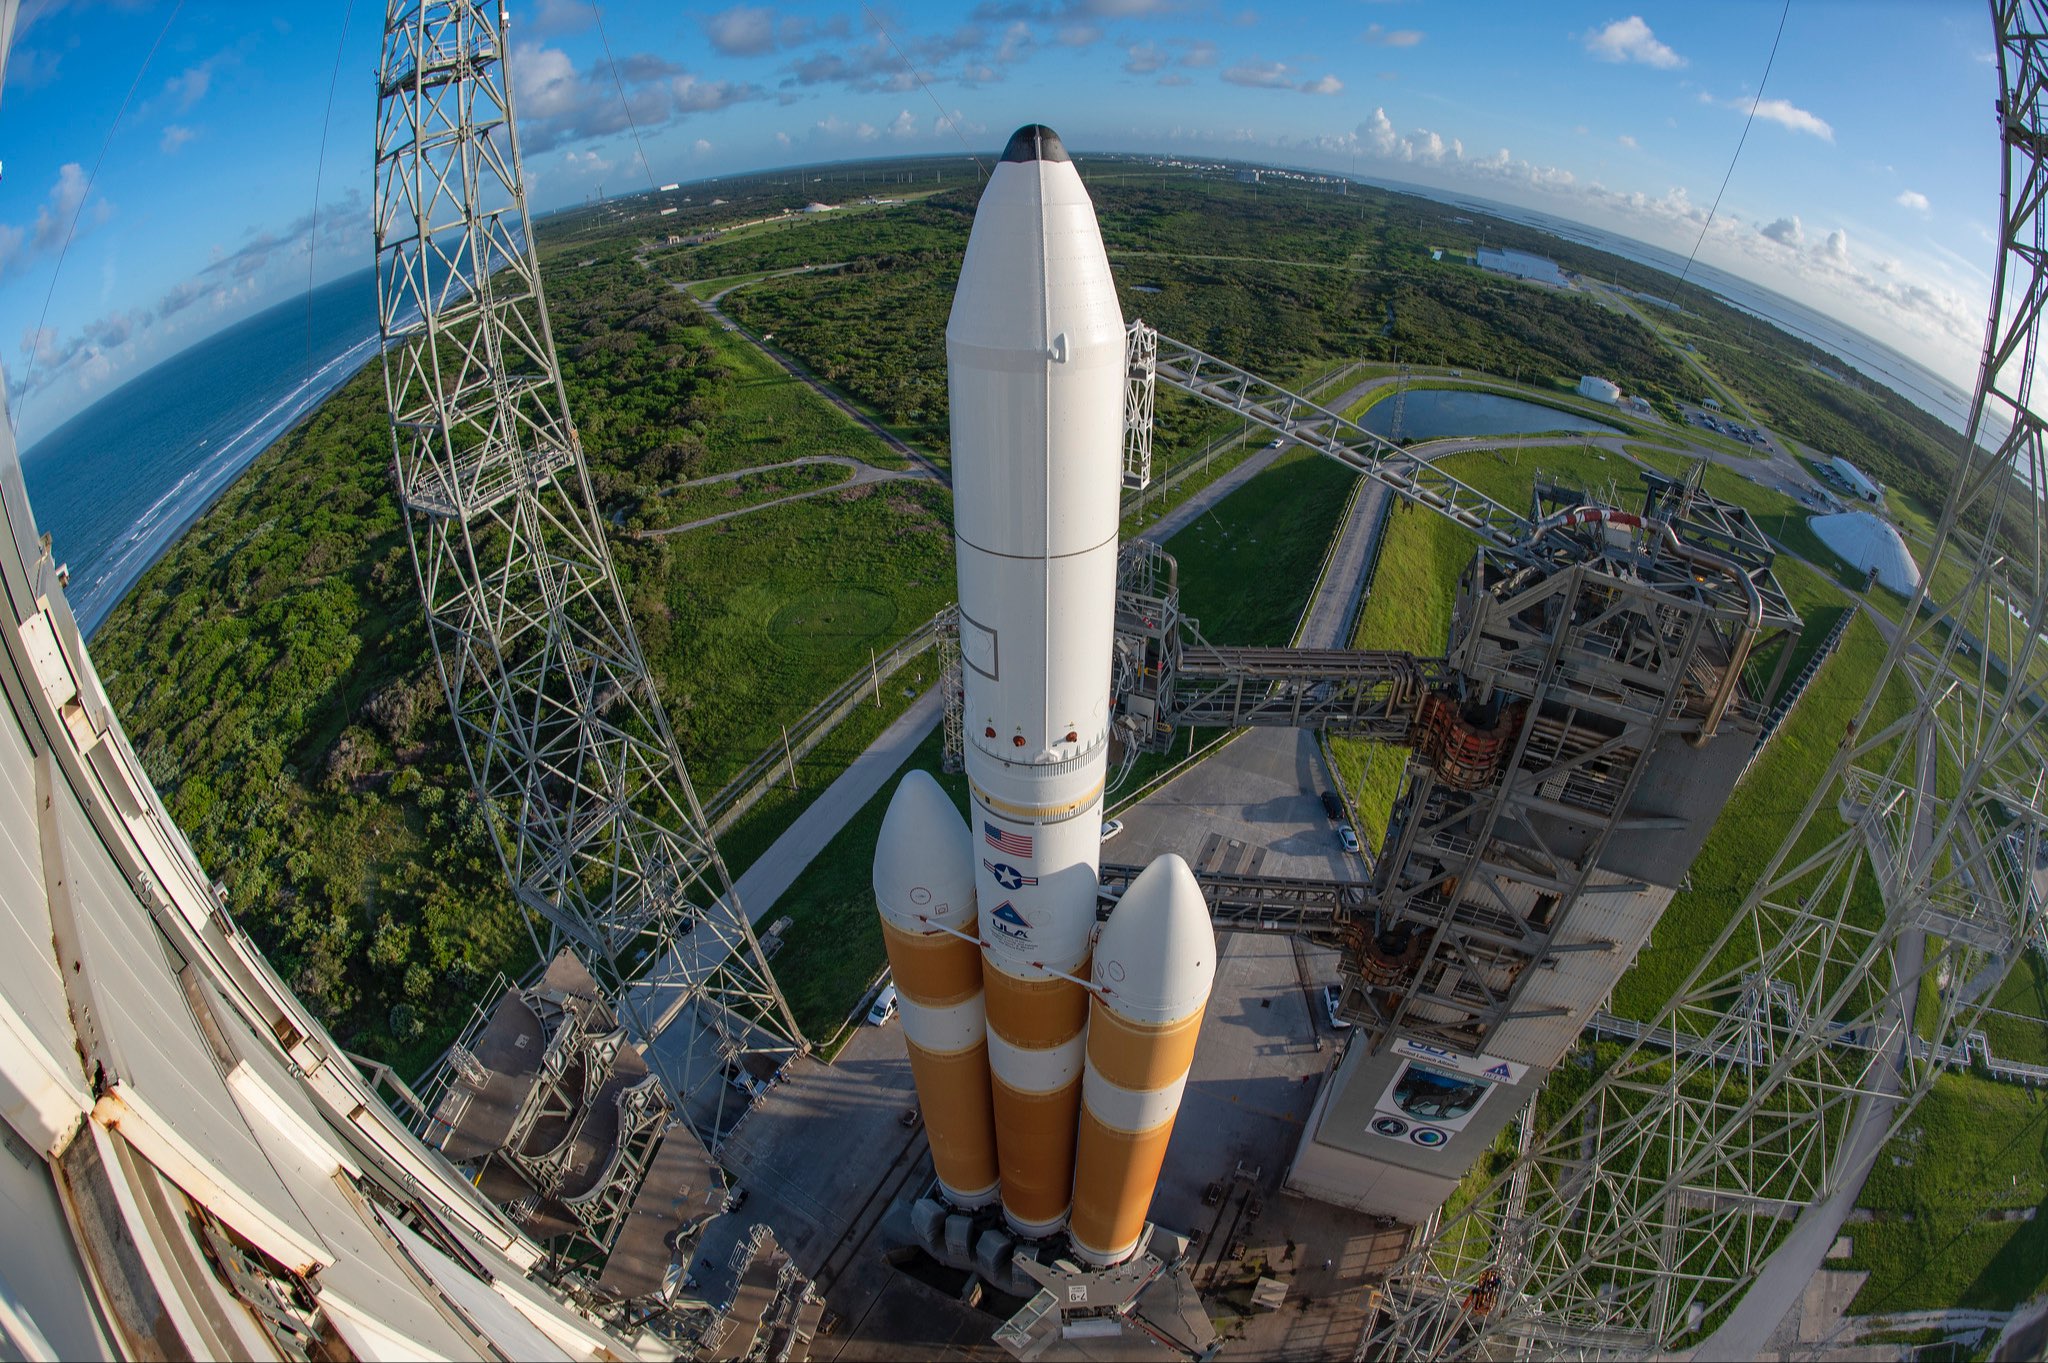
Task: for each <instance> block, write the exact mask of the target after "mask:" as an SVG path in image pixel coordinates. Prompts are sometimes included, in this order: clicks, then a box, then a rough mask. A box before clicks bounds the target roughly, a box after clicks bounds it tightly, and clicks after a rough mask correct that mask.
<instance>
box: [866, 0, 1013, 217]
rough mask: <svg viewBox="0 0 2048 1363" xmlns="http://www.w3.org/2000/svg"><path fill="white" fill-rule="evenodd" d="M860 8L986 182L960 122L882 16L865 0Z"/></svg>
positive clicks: (980, 164) (984, 172)
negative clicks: (906, 54)
mask: <svg viewBox="0 0 2048 1363" xmlns="http://www.w3.org/2000/svg"><path fill="white" fill-rule="evenodd" d="M860 8H861V12H862V13H863V14H865V15H867V16H868V22H869V23H871V24H873V25H874V26H875V28H876V29H877V30H878V31H879V32H880V33H881V35H882V37H883V39H884V40H885V41H886V42H887V43H888V44H889V50H890V51H892V52H894V53H895V54H896V60H897V61H900V62H902V63H903V69H904V70H905V71H908V72H909V73H910V78H911V79H912V80H914V81H916V82H917V88H918V89H920V90H922V91H924V97H925V98H926V99H928V100H930V101H931V102H932V107H933V108H934V109H937V110H938V111H939V122H941V123H943V124H945V125H946V126H947V127H949V128H951V129H952V130H953V136H955V137H957V138H959V139H960V149H961V150H962V151H964V152H966V153H967V159H968V160H970V161H972V162H974V169H975V170H976V171H977V172H978V173H979V174H980V175H981V178H982V179H984V180H986V179H987V178H988V167H987V166H984V165H983V164H982V163H981V158H980V157H979V156H976V155H975V154H974V148H972V147H970V146H968V145H967V136H966V134H965V133H962V132H961V131H960V120H959V119H957V118H955V117H954V116H953V115H951V114H949V113H947V112H946V106H945V105H943V104H941V103H939V97H938V96H937V95H935V94H933V93H932V87H931V86H929V85H926V84H925V83H924V77H923V76H922V75H921V74H919V72H918V69H917V67H916V66H914V65H913V64H912V63H911V60H910V58H908V57H906V56H904V55H903V49H902V48H901V47H899V46H897V44H896V35H895V34H893V33H891V32H890V31H889V26H888V25H887V24H885V23H883V22H882V16H881V15H879V14H877V13H875V11H874V10H873V9H872V8H871V7H870V6H869V5H868V3H867V0H861V5H860Z"/></svg>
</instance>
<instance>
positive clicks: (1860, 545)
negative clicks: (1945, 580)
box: [1806, 511, 1920, 596]
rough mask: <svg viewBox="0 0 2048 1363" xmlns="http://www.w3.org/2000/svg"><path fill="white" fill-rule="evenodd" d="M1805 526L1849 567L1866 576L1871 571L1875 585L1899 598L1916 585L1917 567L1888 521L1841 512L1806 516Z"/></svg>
mask: <svg viewBox="0 0 2048 1363" xmlns="http://www.w3.org/2000/svg"><path fill="white" fill-rule="evenodd" d="M1806 523H1807V524H1808V525H1810V526H1812V527H1813V533H1814V534H1816V535H1819V536H1820V538H1821V543H1823V544H1825V545H1827V547H1828V548H1830V549H1832V550H1834V551H1835V552H1836V553H1837V554H1840V555H1841V556H1842V559H1843V561H1844V562H1846V563H1848V564H1849V565H1850V566H1851V567H1853V568H1855V569H1857V570H1858V571H1860V572H1866V573H1867V572H1870V571H1871V570H1872V569H1875V570H1876V571H1877V580H1878V583H1879V585H1881V586H1883V587H1886V588H1888V589H1889V590H1891V591H1893V592H1896V593H1898V594H1899V595H1900V596H1911V595H1912V594H1913V589H1914V588H1915V587H1918V586H1919V585H1920V565H1919V564H1917V563H1915V562H1914V561H1913V554H1912V551H1911V550H1909V549H1907V548H1906V541H1905V540H1904V539H1902V538H1901V537H1900V535H1899V532H1898V529H1897V527H1895V526H1894V525H1892V523H1891V522H1890V521H1887V520H1885V519H1883V518H1882V517H1879V516H1873V515H1871V514H1870V513H1869V512H1868V511H1844V512H1842V513H1841V514H1839V515H1834V516H1810V517H1808V518H1807V522H1806Z"/></svg>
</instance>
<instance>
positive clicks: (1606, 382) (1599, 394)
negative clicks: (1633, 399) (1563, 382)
mask: <svg viewBox="0 0 2048 1363" xmlns="http://www.w3.org/2000/svg"><path fill="white" fill-rule="evenodd" d="M1579 396H1580V397H1582V398H1591V399H1593V401H1595V402H1604V403H1607V404H1608V405H1609V406H1613V405H1614V404H1615V403H1618V402H1620V401H1621V387H1620V385H1618V384H1617V383H1615V382H1614V380H1612V379H1603V378H1601V377H1600V376H1598V375H1597V374H1585V375H1581V376H1580V378H1579Z"/></svg>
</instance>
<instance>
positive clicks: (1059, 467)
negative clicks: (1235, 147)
mask: <svg viewBox="0 0 2048 1363" xmlns="http://www.w3.org/2000/svg"><path fill="white" fill-rule="evenodd" d="M946 363H947V371H948V388H949V394H950V399H951V405H952V448H953V505H954V549H955V553H956V556H957V567H958V574H959V587H960V658H961V672H962V676H963V680H964V692H965V696H964V709H963V712H962V714H963V737H964V749H965V754H964V755H965V759H966V770H967V780H968V789H969V793H970V796H971V801H972V810H973V814H972V819H971V823H972V833H973V843H974V850H975V853H976V856H975V890H976V897H977V901H978V910H979V918H980V929H981V938H982V940H983V942H984V943H985V944H986V945H985V946H984V948H983V956H982V982H983V986H984V989H985V990H986V997H987V1019H988V1051H989V1067H990V1070H991V1072H992V1076H993V1098H994V1110H995V1126H996V1151H997V1155H998V1160H999V1163H1000V1166H1001V1181H1002V1202H1003V1211H1004V1215H1005V1217H1006V1218H1007V1220H1008V1221H1009V1223H1010V1225H1011V1227H1012V1228H1013V1229H1014V1230H1015V1231H1017V1233H1019V1234H1020V1235H1025V1236H1038V1235H1044V1234H1047V1233H1049V1232H1051V1231H1053V1230H1056V1229H1058V1228H1059V1227H1060V1226H1061V1225H1062V1224H1063V1223H1064V1221H1065V1219H1066V1215H1067V1209H1068V1206H1069V1203H1070V1199H1071V1193H1072V1188H1073V1174H1074V1139H1075V1123H1076V1120H1077V1118H1078V1116H1079V1111H1080V1104H1081V1069H1082V1034H1083V1031H1084V1029H1085V1027H1086V1024H1087V1020H1088V994H1087V989H1086V985H1085V981H1086V980H1087V977H1088V954H1089V941H1090V938H1091V936H1092V935H1093V932H1094V928H1095V897H1096V896H1095V891H1096V879H1097V871H1098V867H1099V864H1100V860H1101V850H1102V788H1103V781H1104V777H1105V775H1106V773H1107V765H1108V755H1109V729H1110V702H1109V679H1110V649H1111V642H1112V635H1113V633H1114V629H1115V605H1116V553H1117V543H1116V541H1117V522H1118V519H1119V515H1120V507H1119V499H1120V495H1121V493H1120V486H1121V467H1122V462H1121V461H1122V437H1123V374H1124V322H1123V313H1122V311H1121V309H1120V308H1119V307H1118V305H1117V298H1116V287H1115V285H1114V284H1113V283H1112V281H1111V279H1110V273H1109V258H1108V256H1107V255H1105V254H1104V252H1103V249H1102V234H1101V232H1100V231H1099V229H1098V228H1097V227H1096V223H1095V209H1094V206H1093V205H1092V204H1091V203H1090V202H1089V199H1088V192H1087V190H1086V188H1085V187H1084V186H1083V185H1082V183H1081V176H1080V174H1079V172H1078V171H1076V170H1075V168H1074V165H1073V162H1072V161H1071V160H1070V159H1069V158H1068V156H1067V151H1066V148H1065V147H1063V146H1062V145H1061V144H1060V140H1059V137H1058V135H1057V134H1056V133H1054V132H1053V131H1052V130H1051V129H1050V128H1045V127H1040V126H1037V125H1035V124H1034V125H1031V126H1027V127H1024V128H1020V129H1018V130H1017V132H1016V134H1015V135H1014V136H1012V137H1011V139H1010V142H1009V146H1008V147H1007V148H1006V149H1005V150H1004V152H1003V157H1002V160H1001V161H1000V162H999V163H997V165H996V167H995V169H994V171H993V172H991V173H990V175H989V179H988V183H987V185H986V186H985V187H984V189H983V190H982V196H981V203H980V206H979V207H978V208H977V210H976V212H975V215H974V228H973V231H972V232H971V233H970V234H969V237H968V241H967V253H966V257H965V259H964V260H963V261H962V263H961V267H960V283H959V286H958V289H957V291H956V292H955V293H954V296H953V312H952V316H951V318H950V319H949V320H948V322H947V324H946Z"/></svg>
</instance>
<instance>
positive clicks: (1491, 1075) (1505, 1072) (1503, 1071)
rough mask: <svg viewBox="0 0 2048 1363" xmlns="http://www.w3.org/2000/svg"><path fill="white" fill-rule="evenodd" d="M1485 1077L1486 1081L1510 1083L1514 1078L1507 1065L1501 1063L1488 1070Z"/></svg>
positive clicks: (1513, 1073)
mask: <svg viewBox="0 0 2048 1363" xmlns="http://www.w3.org/2000/svg"><path fill="white" fill-rule="evenodd" d="M1486 1077H1487V1078H1488V1079H1506V1080H1509V1081H1511V1082H1512V1081H1513V1079H1514V1077H1515V1072H1514V1071H1513V1070H1511V1069H1509V1068H1508V1067H1507V1065H1506V1064H1505V1063H1503V1064H1499V1065H1495V1066H1494V1067H1493V1068H1492V1069H1490V1070H1488V1071H1487V1072H1486Z"/></svg>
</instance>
